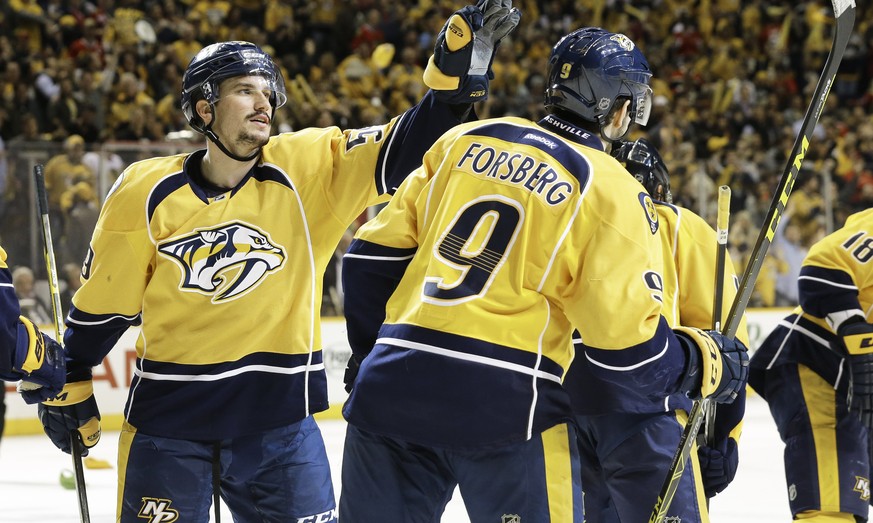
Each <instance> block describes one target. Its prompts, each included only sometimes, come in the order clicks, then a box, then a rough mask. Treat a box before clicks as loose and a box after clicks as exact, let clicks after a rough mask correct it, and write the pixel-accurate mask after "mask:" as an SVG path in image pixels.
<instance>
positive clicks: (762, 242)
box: [649, 0, 855, 523]
mask: <svg viewBox="0 0 873 523" xmlns="http://www.w3.org/2000/svg"><path fill="white" fill-rule="evenodd" d="M831 4H832V5H833V8H834V18H835V19H836V24H835V25H836V27H835V29H834V39H833V43H832V44H831V51H830V53H829V54H828V57H827V60H826V61H825V65H824V69H823V70H822V73H821V76H820V77H819V79H818V84H817V85H816V87H815V92H813V95H812V100H811V101H810V104H809V107H808V108H807V110H806V114H805V115H804V117H803V124H801V127H800V133H799V134H798V135H797V139H796V140H795V142H794V147H793V148H792V149H791V154H790V155H789V158H790V161H789V163H788V165H786V166H785V170H784V171H783V173H782V178H781V179H780V180H779V186H778V188H777V189H776V194H774V195H773V201H772V202H771V203H770V209H769V210H768V211H767V217H766V218H765V219H764V226H763V227H762V228H761V232H760V233H759V234H758V240H757V241H756V242H755V246H754V248H753V249H752V254H751V256H750V257H749V263H748V265H746V270H745V272H744V273H743V279H742V281H741V282H740V287H739V289H738V290H737V295H736V297H735V298H734V301H733V305H732V306H731V310H730V312H729V313H728V317H727V321H725V324H724V326H723V327H722V333H723V334H724V335H725V336H727V337H728V338H733V337H734V336H735V335H736V332H737V329H738V328H739V325H740V321H741V320H742V316H743V313H744V312H745V310H746V306H747V305H748V304H749V298H750V297H751V295H752V288H753V287H754V283H755V280H756V279H757V277H758V273H759V272H760V271H761V265H762V264H763V262H764V256H765V255H766V254H767V250H768V249H769V248H770V243H771V242H772V241H773V236H774V235H775V234H776V229H777V227H778V226H779V220H780V219H781V218H782V213H783V212H784V211H785V206H786V205H787V204H788V197H789V196H790V194H791V189H792V188H793V187H794V181H795V180H796V179H797V173H798V172H799V171H800V166H801V164H802V163H803V158H804V156H805V155H806V150H807V149H808V147H809V141H810V140H811V139H812V133H813V131H814V130H815V126H816V124H817V123H818V120H819V118H820V117H821V113H822V111H823V110H824V106H825V102H826V101H827V98H828V94H829V93H830V90H831V86H832V85H833V83H834V77H835V76H836V74H837V70H839V68H840V62H841V61H842V59H843V54H844V53H845V51H846V46H847V45H848V43H849V37H850V36H851V35H852V28H853V27H854V25H855V1H854V0H831ZM703 403H704V402H702V401H698V402H695V403H694V406H693V407H692V408H691V412H689V413H688V423H687V424H686V425H685V430H684V431H683V432H682V437H681V438H680V439H679V448H678V449H676V453H675V454H674V455H673V461H672V463H671V464H670V470H669V471H668V472H667V477H666V478H665V479H664V484H663V486H662V487H661V492H660V493H659V494H658V499H657V500H656V501H655V507H654V508H653V509H652V515H651V516H650V517H649V523H662V522H663V521H664V519H665V518H666V516H667V509H669V508H670V503H671V502H672V501H673V497H674V495H675V494H676V489H677V488H678V487H679V480H680V479H681V478H682V472H683V471H684V470H685V464H686V463H687V461H688V456H689V455H690V454H691V448H692V446H693V443H694V440H695V438H696V437H697V433H698V432H699V431H700V426H701V425H702V424H703V409H702V407H701V405H702V404H703Z"/></svg>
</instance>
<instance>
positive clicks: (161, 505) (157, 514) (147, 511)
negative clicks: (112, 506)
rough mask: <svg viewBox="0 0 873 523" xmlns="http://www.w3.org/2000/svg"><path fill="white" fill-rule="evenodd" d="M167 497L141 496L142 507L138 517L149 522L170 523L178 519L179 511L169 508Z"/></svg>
mask: <svg viewBox="0 0 873 523" xmlns="http://www.w3.org/2000/svg"><path fill="white" fill-rule="evenodd" d="M170 503H172V501H170V500H169V499H160V498H142V508H140V509H139V514H137V515H136V517H138V518H143V519H147V520H148V521H149V523H172V522H173V521H176V520H177V519H179V511H178V510H175V509H171V508H170Z"/></svg>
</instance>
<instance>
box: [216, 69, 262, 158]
mask: <svg viewBox="0 0 873 523" xmlns="http://www.w3.org/2000/svg"><path fill="white" fill-rule="evenodd" d="M220 89H221V91H220V93H221V95H220V99H219V102H218V103H217V104H216V107H217V110H216V115H215V116H216V121H215V124H214V125H213V126H212V129H213V130H214V131H215V133H216V134H217V135H218V136H219V137H220V138H221V140H222V142H223V143H224V144H225V146H226V147H227V148H229V149H230V150H231V151H232V152H234V153H236V154H239V155H242V156H247V155H249V154H251V153H252V152H254V151H255V150H257V149H258V148H260V147H263V146H264V144H266V143H267V140H269V138H270V125H271V123H272V122H271V121H270V115H271V114H272V112H273V108H272V106H271V105H270V96H271V95H272V93H273V91H272V89H271V88H270V83H269V82H268V81H267V79H265V78H264V77H262V76H239V77H236V78H229V79H228V80H225V81H224V82H222V84H221V87H220Z"/></svg>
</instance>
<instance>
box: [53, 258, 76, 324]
mask: <svg viewBox="0 0 873 523" xmlns="http://www.w3.org/2000/svg"><path fill="white" fill-rule="evenodd" d="M81 275H82V266H81V265H76V264H75V263H65V264H64V265H63V266H61V270H60V274H59V275H58V279H59V280H60V281H59V282H58V286H59V287H60V294H61V311H62V312H63V314H64V316H66V315H67V312H68V311H69V310H70V306H71V305H72V304H73V295H74V294H76V291H77V290H79V287H81V286H82V279H81Z"/></svg>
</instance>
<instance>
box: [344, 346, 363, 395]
mask: <svg viewBox="0 0 873 523" xmlns="http://www.w3.org/2000/svg"><path fill="white" fill-rule="evenodd" d="M362 361H364V358H361V357H360V356H356V355H355V353H354V352H353V353H352V355H351V356H349V362H348V363H347V364H346V371H345V372H344V373H343V383H344V384H345V389H346V392H348V393H349V394H351V393H352V387H353V386H354V385H355V378H357V377H358V370H360V368H361V362H362Z"/></svg>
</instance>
